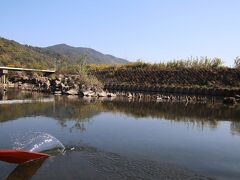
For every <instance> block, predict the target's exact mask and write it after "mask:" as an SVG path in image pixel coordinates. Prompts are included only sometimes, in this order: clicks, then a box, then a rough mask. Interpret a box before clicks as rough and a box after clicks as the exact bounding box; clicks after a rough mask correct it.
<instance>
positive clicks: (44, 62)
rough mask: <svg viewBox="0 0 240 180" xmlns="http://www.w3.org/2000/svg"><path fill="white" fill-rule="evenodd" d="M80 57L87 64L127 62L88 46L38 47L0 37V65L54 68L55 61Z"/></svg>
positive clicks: (72, 59) (74, 61)
mask: <svg viewBox="0 0 240 180" xmlns="http://www.w3.org/2000/svg"><path fill="white" fill-rule="evenodd" d="M82 57H85V60H86V63H89V64H90V63H91V64H94V63H95V64H113V63H115V64H123V63H127V62H128V61H126V60H124V59H121V58H116V57H114V56H111V55H105V54H102V53H100V52H98V51H96V50H94V49H90V48H75V47H71V46H68V45H65V44H59V45H55V46H50V47H46V48H40V47H33V46H29V45H22V44H20V43H18V42H16V41H12V40H8V39H5V38H1V37H0V66H15V67H28V68H40V69H41V68H54V66H55V63H56V62H57V61H61V60H64V61H65V62H67V63H77V62H78V60H79V59H81V58H82Z"/></svg>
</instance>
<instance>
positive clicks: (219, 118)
mask: <svg viewBox="0 0 240 180" xmlns="http://www.w3.org/2000/svg"><path fill="white" fill-rule="evenodd" d="M0 99H1V100H0V149H16V145H17V143H16V142H18V143H21V142H20V141H21V139H22V137H24V138H25V139H26V137H28V135H29V136H31V137H32V136H34V134H36V133H46V134H50V135H51V136H53V137H55V138H56V139H58V140H59V141H60V142H61V143H62V144H63V145H64V146H65V148H66V149H65V152H64V153H55V154H54V155H53V156H51V157H50V158H48V159H46V160H39V161H33V162H31V163H26V164H23V165H19V166H17V165H14V164H8V163H4V162H0V179H31V178H32V179H51V180H52V179H53V180H54V179H230V180H231V179H232V180H235V179H236V180H238V179H240V107H239V106H235V107H227V106H223V105H222V104H221V103H218V102H215V103H214V104H213V103H211V102H209V103H207V104H184V103H161V102H148V101H141V102H139V101H133V100H126V99H98V100H97V99H88V98H78V97H66V96H51V95H42V94H37V93H35V94H31V93H26V92H25V93H24V92H16V91H9V92H7V93H6V94H4V95H3V93H2V94H1V96H0ZM22 143H24V142H22Z"/></svg>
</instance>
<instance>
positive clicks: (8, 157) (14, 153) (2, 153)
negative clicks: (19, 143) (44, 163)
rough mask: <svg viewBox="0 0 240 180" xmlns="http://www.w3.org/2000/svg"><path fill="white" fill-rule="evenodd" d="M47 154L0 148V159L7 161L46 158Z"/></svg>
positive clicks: (17, 162) (18, 161)
mask: <svg viewBox="0 0 240 180" xmlns="http://www.w3.org/2000/svg"><path fill="white" fill-rule="evenodd" d="M48 157H49V155H47V154H43V153H35V152H29V151H22V150H0V161H5V162H8V163H14V164H22V163H25V162H29V161H33V160H37V159H42V158H48Z"/></svg>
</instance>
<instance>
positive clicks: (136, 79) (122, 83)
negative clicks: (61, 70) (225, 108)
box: [8, 68, 240, 104]
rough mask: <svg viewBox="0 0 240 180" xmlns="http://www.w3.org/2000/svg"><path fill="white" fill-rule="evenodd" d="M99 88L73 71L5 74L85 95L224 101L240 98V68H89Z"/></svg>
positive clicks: (17, 82) (23, 85) (24, 85)
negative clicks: (64, 73) (216, 99)
mask: <svg viewBox="0 0 240 180" xmlns="http://www.w3.org/2000/svg"><path fill="white" fill-rule="evenodd" d="M92 74H93V75H95V76H96V77H97V78H98V79H99V80H100V81H101V82H102V84H103V88H102V89H101V88H99V87H94V86H91V87H89V86H86V84H84V83H80V82H81V81H79V79H80V78H79V76H77V75H65V76H64V75H61V74H60V75H55V76H54V77H43V76H41V75H36V74H35V75H22V74H17V75H13V76H10V77H8V80H9V82H10V86H14V87H17V88H20V89H24V90H30V91H41V92H46V93H52V94H56V95H62V94H66V95H79V96H87V97H116V96H120V97H124V98H128V99H139V100H141V99H152V100H157V101H161V102H162V101H163V102H165V101H171V102H205V101H207V99H208V97H213V96H217V97H221V98H222V100H223V102H224V103H226V104H236V103H239V102H240V96H239V95H240V70H236V69H229V68H218V69H180V70H179V69H178V70H142V69H138V70H108V71H107V70H104V71H93V72H92Z"/></svg>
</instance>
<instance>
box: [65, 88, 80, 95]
mask: <svg viewBox="0 0 240 180" xmlns="http://www.w3.org/2000/svg"><path fill="white" fill-rule="evenodd" d="M65 93H66V94H68V95H78V90H77V89H70V90H68V91H66V92H65Z"/></svg>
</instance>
